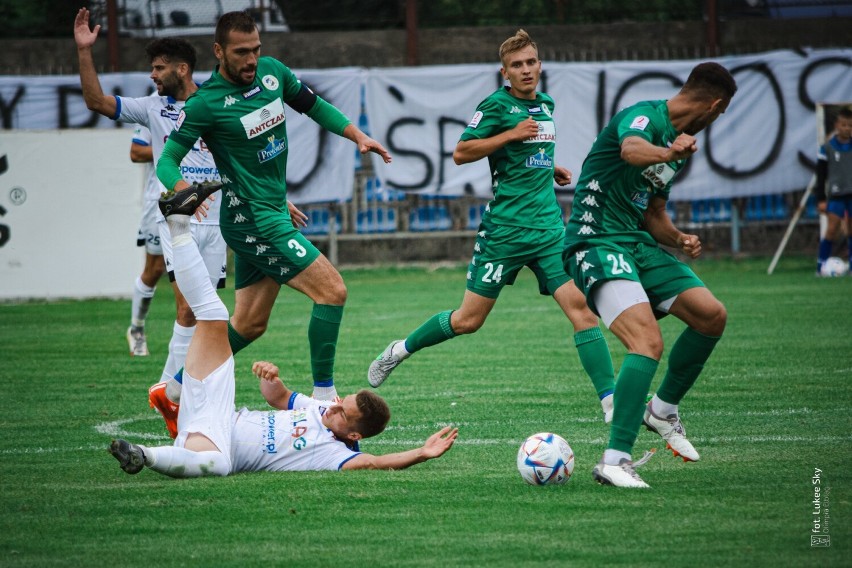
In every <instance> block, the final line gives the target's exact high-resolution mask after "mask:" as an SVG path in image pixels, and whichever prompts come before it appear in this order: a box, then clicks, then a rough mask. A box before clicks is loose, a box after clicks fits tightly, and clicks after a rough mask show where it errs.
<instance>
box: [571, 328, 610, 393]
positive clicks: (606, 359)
mask: <svg viewBox="0 0 852 568" xmlns="http://www.w3.org/2000/svg"><path fill="white" fill-rule="evenodd" d="M574 345H576V346H577V353H578V354H579V355H580V363H582V364H583V368H584V369H585V370H586V373H587V374H588V375H589V378H591V379H592V384H593V385H595V391H597V393H598V396H599V397H601V398H603V397H604V396H606V395H607V394H609V393H611V392H612V391H613V390H615V370H614V369H613V368H612V356H611V355H610V354H609V346H608V345H607V344H606V339H604V336H603V333H601V328H599V327H590V328H589V329H584V330H583V331H578V332H577V333H575V334H574Z"/></svg>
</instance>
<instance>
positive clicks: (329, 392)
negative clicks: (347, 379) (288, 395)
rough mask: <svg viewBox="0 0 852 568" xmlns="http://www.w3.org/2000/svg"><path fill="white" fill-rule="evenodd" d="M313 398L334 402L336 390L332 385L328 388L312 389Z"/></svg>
mask: <svg viewBox="0 0 852 568" xmlns="http://www.w3.org/2000/svg"><path fill="white" fill-rule="evenodd" d="M313 397H314V398H315V399H316V400H334V399H335V398H337V389H336V388H334V385H332V386H330V387H317V386H315V387H314V393H313Z"/></svg>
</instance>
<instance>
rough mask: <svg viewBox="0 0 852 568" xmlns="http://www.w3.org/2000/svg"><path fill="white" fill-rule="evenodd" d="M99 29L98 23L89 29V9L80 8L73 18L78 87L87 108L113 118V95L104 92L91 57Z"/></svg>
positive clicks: (114, 105) (114, 106)
mask: <svg viewBox="0 0 852 568" xmlns="http://www.w3.org/2000/svg"><path fill="white" fill-rule="evenodd" d="M100 29H101V26H100V25H97V26H95V28H94V29H89V11H88V10H87V9H86V8H80V11H79V12H77V17H76V18H74V41H75V42H76V43H77V59H78V60H79V63H80V87H81V88H82V89H83V99H84V100H85V101H86V107H87V108H88V109H89V110H93V111H95V112H98V113H100V114H102V115H104V116H106V117H109V118H115V111H116V109H117V108H118V105H117V103H116V102H115V97H113V96H107V95H105V94H104V90H103V89H102V88H101V82H100V81H99V80H98V72H97V71H96V70H95V62H94V60H93V59H92V46H93V45H94V44H95V40H97V39H98V32H99V31H100Z"/></svg>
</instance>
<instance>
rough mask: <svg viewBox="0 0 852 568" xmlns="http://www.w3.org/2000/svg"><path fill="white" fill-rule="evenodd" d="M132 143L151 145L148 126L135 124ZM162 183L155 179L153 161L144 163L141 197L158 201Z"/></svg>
mask: <svg viewBox="0 0 852 568" xmlns="http://www.w3.org/2000/svg"><path fill="white" fill-rule="evenodd" d="M133 143H134V144H138V145H139V146H150V145H151V131H150V130H148V127H146V126H142V125H141V124H137V125H136V128H134V129H133ZM162 188H163V185H162V184H161V183H160V180H159V179H157V169H156V168H155V167H154V163H153V162H148V163H147V164H145V192H144V193H143V194H142V198H143V199H144V200H145V201H159V199H160V193H162V191H163V190H162Z"/></svg>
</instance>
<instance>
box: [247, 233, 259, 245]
mask: <svg viewBox="0 0 852 568" xmlns="http://www.w3.org/2000/svg"><path fill="white" fill-rule="evenodd" d="M256 240H257V237H253V236H251V235H246V242H247V243H253V242H255V241H256Z"/></svg>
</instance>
